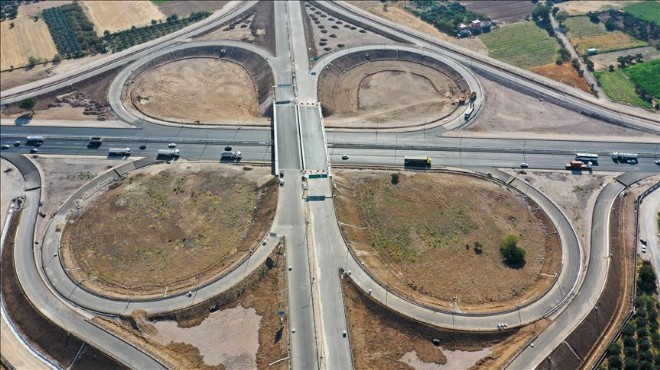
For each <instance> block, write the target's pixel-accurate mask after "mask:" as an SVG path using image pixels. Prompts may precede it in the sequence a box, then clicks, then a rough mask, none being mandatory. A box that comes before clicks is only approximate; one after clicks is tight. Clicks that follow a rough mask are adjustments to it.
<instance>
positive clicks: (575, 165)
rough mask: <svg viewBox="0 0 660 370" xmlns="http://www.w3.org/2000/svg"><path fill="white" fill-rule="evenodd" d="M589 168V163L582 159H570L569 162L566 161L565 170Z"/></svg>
mask: <svg viewBox="0 0 660 370" xmlns="http://www.w3.org/2000/svg"><path fill="white" fill-rule="evenodd" d="M589 168H591V167H590V166H589V164H587V163H584V162H582V161H571V162H570V163H566V169H567V170H587V169H589Z"/></svg>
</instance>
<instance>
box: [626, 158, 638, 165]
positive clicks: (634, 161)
mask: <svg viewBox="0 0 660 370" xmlns="http://www.w3.org/2000/svg"><path fill="white" fill-rule="evenodd" d="M626 163H628V164H637V160H636V159H629V160H627V161H626Z"/></svg>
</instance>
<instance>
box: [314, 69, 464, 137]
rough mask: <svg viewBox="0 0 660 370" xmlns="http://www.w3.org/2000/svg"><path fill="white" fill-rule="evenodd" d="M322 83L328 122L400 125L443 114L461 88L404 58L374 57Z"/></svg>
mask: <svg viewBox="0 0 660 370" xmlns="http://www.w3.org/2000/svg"><path fill="white" fill-rule="evenodd" d="M324 81H325V80H322V82H321V83H320V101H321V104H322V106H323V108H324V109H325V112H324V113H325V116H326V117H327V120H326V123H327V124H328V125H332V126H342V127H359V125H370V126H379V127H387V126H404V125H413V124H421V123H425V122H433V121H435V120H438V119H441V118H443V117H444V116H446V115H447V114H449V113H450V112H452V111H453V110H454V109H455V108H456V106H455V105H452V103H453V100H454V99H456V98H457V97H458V96H459V95H460V94H461V91H460V89H459V88H458V86H457V85H456V84H455V83H454V82H453V81H452V80H451V79H450V78H449V77H448V76H447V75H445V74H444V73H442V72H440V71H437V70H435V69H433V68H430V67H427V66H424V65H420V64H417V63H412V62H407V61H374V62H371V63H365V64H362V65H359V66H357V67H355V68H352V69H350V70H348V71H347V72H346V73H344V74H343V75H342V76H341V77H340V79H339V80H337V81H336V82H335V83H334V84H333V83H323V82H324Z"/></svg>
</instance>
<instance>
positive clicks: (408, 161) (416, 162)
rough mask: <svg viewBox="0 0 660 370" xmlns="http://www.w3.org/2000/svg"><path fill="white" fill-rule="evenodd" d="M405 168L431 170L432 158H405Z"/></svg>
mask: <svg viewBox="0 0 660 370" xmlns="http://www.w3.org/2000/svg"><path fill="white" fill-rule="evenodd" d="M403 166H404V167H416V168H425V169H428V168H431V157H408V156H405V157H403Z"/></svg>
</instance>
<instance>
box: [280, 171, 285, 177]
mask: <svg viewBox="0 0 660 370" xmlns="http://www.w3.org/2000/svg"><path fill="white" fill-rule="evenodd" d="M283 177H284V171H280V179H281V178H283Z"/></svg>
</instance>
